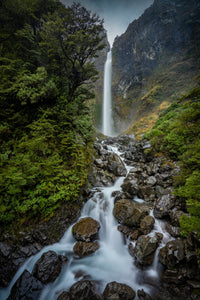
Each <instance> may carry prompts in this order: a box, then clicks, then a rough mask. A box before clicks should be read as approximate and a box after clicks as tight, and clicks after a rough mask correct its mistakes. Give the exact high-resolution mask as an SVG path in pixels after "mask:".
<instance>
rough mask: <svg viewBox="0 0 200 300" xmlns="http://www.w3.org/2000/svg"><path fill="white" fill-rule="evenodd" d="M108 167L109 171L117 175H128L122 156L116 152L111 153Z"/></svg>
mask: <svg viewBox="0 0 200 300" xmlns="http://www.w3.org/2000/svg"><path fill="white" fill-rule="evenodd" d="M107 168H108V171H109V172H111V173H113V174H114V175H115V176H125V175H126V167H125V165H124V163H123V161H122V160H121V158H120V157H119V156H118V155H117V154H116V153H109V155H108V163H107Z"/></svg>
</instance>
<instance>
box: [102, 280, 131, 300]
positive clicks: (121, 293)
mask: <svg viewBox="0 0 200 300" xmlns="http://www.w3.org/2000/svg"><path fill="white" fill-rule="evenodd" d="M103 296H104V299H105V300H111V299H113V300H118V299H119V300H120V299H124V300H125V299H126V300H133V299H134V298H135V292H134V290H132V288H131V287H129V286H128V285H126V284H122V283H118V282H116V281H113V282H110V283H108V284H107V285H106V287H105V290H104V292H103Z"/></svg>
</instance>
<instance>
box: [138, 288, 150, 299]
mask: <svg viewBox="0 0 200 300" xmlns="http://www.w3.org/2000/svg"><path fill="white" fill-rule="evenodd" d="M137 296H138V299H139V300H152V298H151V296H150V295H149V294H147V293H146V292H145V291H144V290H143V289H142V290H138V291H137Z"/></svg>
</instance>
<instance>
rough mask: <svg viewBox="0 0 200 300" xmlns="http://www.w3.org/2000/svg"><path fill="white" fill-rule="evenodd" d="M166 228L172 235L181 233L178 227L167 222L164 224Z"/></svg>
mask: <svg viewBox="0 0 200 300" xmlns="http://www.w3.org/2000/svg"><path fill="white" fill-rule="evenodd" d="M166 230H167V232H169V234H171V236H173V237H179V236H180V234H181V230H180V227H176V226H172V225H170V224H169V223H168V224H167V225H166Z"/></svg>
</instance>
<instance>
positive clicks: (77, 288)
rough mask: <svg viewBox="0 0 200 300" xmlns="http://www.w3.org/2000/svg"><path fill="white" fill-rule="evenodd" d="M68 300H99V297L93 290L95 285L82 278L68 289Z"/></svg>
mask: <svg viewBox="0 0 200 300" xmlns="http://www.w3.org/2000/svg"><path fill="white" fill-rule="evenodd" d="M69 294H70V300H101V297H100V296H99V295H98V294H97V292H96V291H95V285H94V283H93V282H92V281H89V280H83V281H78V282H76V283H74V284H73V285H72V286H71V288H70V290H69Z"/></svg>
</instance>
